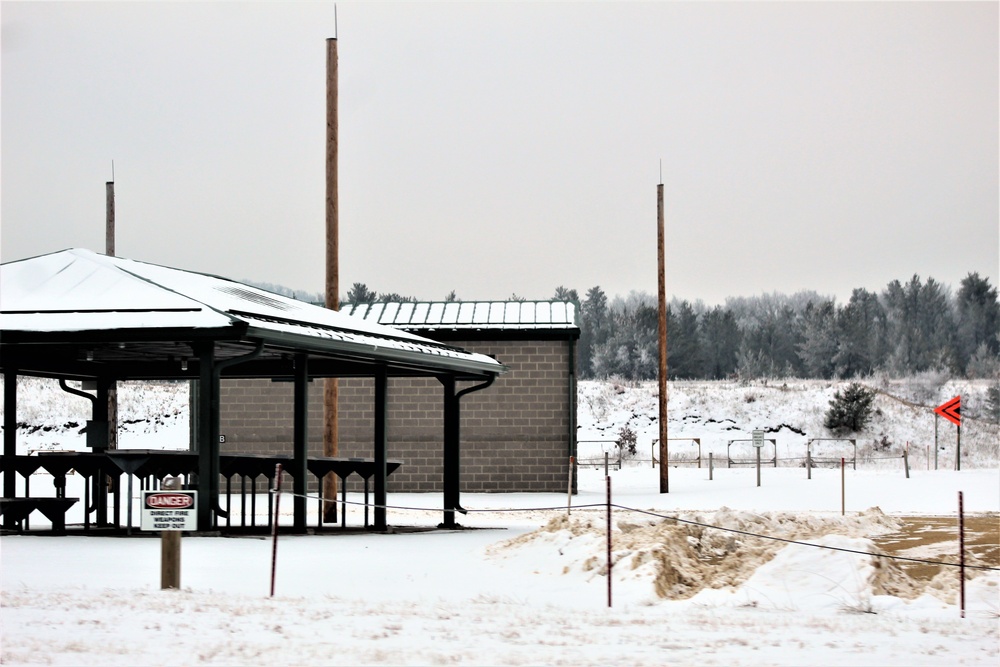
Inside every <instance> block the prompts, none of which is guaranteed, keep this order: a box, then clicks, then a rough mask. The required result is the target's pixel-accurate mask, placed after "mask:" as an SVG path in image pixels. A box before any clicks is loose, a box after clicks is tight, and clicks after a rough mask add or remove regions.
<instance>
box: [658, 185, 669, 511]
mask: <svg viewBox="0 0 1000 667" xmlns="http://www.w3.org/2000/svg"><path fill="white" fill-rule="evenodd" d="M664 254H665V251H664V233H663V183H660V184H659V185H657V186H656V256H657V270H656V277H657V292H658V294H659V301H660V316H659V320H660V326H659V329H660V341H659V342H660V371H659V376H660V493H669V492H670V466H669V465H667V453H668V451H667V450H668V448H667V281H666V272H665V271H664V263H665V262H664Z"/></svg>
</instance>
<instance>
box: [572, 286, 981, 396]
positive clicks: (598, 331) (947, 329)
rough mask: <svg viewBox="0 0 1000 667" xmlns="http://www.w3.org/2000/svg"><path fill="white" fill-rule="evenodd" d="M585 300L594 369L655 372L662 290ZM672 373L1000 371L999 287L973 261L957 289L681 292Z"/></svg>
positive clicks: (589, 365)
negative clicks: (705, 296)
mask: <svg viewBox="0 0 1000 667" xmlns="http://www.w3.org/2000/svg"><path fill="white" fill-rule="evenodd" d="M555 298H570V299H573V300H576V301H578V302H579V304H580V328H581V335H580V342H579V368H580V374H581V376H582V377H584V378H606V377H609V376H620V377H622V378H627V379H632V380H647V379H654V378H655V377H656V375H657V369H658V363H659V359H658V325H657V322H658V312H659V311H658V305H657V301H656V298H655V297H653V296H651V295H649V294H646V293H639V292H633V293H632V294H630V295H629V296H628V297H627V298H621V297H616V298H615V299H613V300H610V301H609V299H608V297H607V295H606V294H605V293H604V291H603V290H602V289H601V288H600V287H592V288H591V289H589V290H588V291H587V294H586V296H585V297H584V298H583V300H582V301H581V300H579V298H578V296H577V294H576V292H575V290H568V289H565V288H558V289H557V290H556V294H555ZM667 358H668V374H669V377H670V378H671V379H724V378H744V379H755V378H769V377H775V378H776V377H799V378H822V379H834V378H838V379H844V378H854V377H864V376H867V375H870V374H872V373H874V372H876V371H882V372H886V373H888V374H890V375H892V376H897V377H902V376H907V375H912V374H915V373H921V372H924V371H928V370H941V371H947V372H949V373H952V374H956V375H963V376H968V377H984V378H995V377H997V376H998V374H1000V301H998V298H997V289H996V288H995V287H993V286H991V285H990V283H989V280H988V279H986V278H982V277H980V276H979V274H978V273H970V274H968V276H966V277H965V278H964V279H963V280H962V282H961V286H960V288H959V290H958V292H957V294H952V292H951V290H950V289H949V288H947V287H945V286H944V285H943V284H941V283H939V282H937V281H935V280H934V279H933V278H928V279H927V280H926V281H924V280H921V278H920V277H919V276H917V275H914V276H913V277H912V278H911V279H910V280H909V281H907V282H905V283H904V282H900V281H899V280H894V281H892V282H890V283H889V284H888V285H887V286H886V288H885V289H884V290H883V291H882V292H881V293H874V292H871V291H869V290H866V289H860V288H859V289H855V290H853V292H852V293H851V297H850V299H849V300H848V302H847V303H846V304H838V303H837V302H836V300H835V299H832V298H829V297H822V296H820V295H818V294H817V293H816V292H800V293H797V294H794V295H792V296H786V295H783V294H778V293H775V294H771V295H761V296H754V297H736V298H729V299H727V300H726V301H725V305H722V306H715V307H711V308H710V307H708V306H706V305H705V304H703V303H701V302H695V303H691V302H689V301H686V300H684V301H678V300H677V299H674V300H672V301H671V302H670V303H669V304H668V306H667Z"/></svg>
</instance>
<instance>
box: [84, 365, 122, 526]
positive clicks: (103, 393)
mask: <svg viewBox="0 0 1000 667" xmlns="http://www.w3.org/2000/svg"><path fill="white" fill-rule="evenodd" d="M112 384H113V383H112V381H111V380H108V379H106V378H100V379H98V380H97V399H96V400H95V401H94V405H93V414H92V415H91V416H92V417H93V419H92V420H91V422H90V424H89V426H91V428H93V431H94V432H93V433H91V429H90V428H88V429H87V446H88V447H91V448H93V450H94V451H95V452H106V451H108V445H109V444H110V442H111V424H110V422H109V421H108V406H109V405H110V404H111V391H110V390H111V385H112ZM120 480H121V478H120V477H119V478H117V479H115V484H119V483H120ZM108 490H109V489H108V475H107V473H105V472H104V471H103V470H102V471H101V472H98V473H97V474H96V475H94V508H95V509H96V510H97V516H96V521H97V525H98V526H106V525H108ZM89 510H90V508H89V507H86V508H84V510H83V511H84V512H87V511H89Z"/></svg>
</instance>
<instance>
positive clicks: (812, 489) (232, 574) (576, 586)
mask: <svg viewBox="0 0 1000 667" xmlns="http://www.w3.org/2000/svg"><path fill="white" fill-rule="evenodd" d="M622 389H624V391H621V390H622ZM672 389H673V390H674V391H673V393H672V395H671V410H672V413H671V421H672V422H673V421H674V420H675V419H677V420H678V422H677V424H674V423H671V425H670V426H671V432H672V435H671V438H673V437H674V436H673V433H674V432H678V433H679V432H680V429H681V427H682V425H685V424H686V425H691V424H693V423H694V422H695V420H693V419H687V420H686V421H685V417H688V416H690V415H697V416H698V419H699V420H700V421H699V422H698V426H699V429H700V430H699V433H698V434H697V435H696V434H694V433H691V434H682V435H688V436H689V437H699V438H701V439H702V445H703V447H705V448H706V449H708V450H710V451H713V452H716V453H717V454H716V455H717V456H723V455H724V453H725V450H726V446H727V443H726V441H727V440H729V439H738V438H742V437H749V432H750V431H751V430H752V429H753V428H767V427H768V426H777V425H779V424H782V423H786V424H789V425H792V426H794V427H795V428H796V429H800V430H803V431H806V432H807V433H808V432H809V429H810V428H813V427H814V422H810V421H808V420H807V419H806V418H805V417H804V416H808V415H810V414H812V415H816V414H821V412H822V411H823V410H825V401H823V402H822V403H820V402H819V399H818V398H817V395H816V394H815V393H813V392H812V391H806V390H802V391H795V390H792V389H791V388H789V389H785V390H783V389H780V388H779V389H776V390H774V391H775V392H776V393H775V394H774V395H777V396H780V397H781V400H777V401H771V400H769V399H768V397H769V396H771V395H772V393H771V391H772V390H771V389H765V388H759V389H757V394H756V396H757V397H756V398H755V400H753V401H747V400H746V398H745V392H746V391H747V390H748V388H746V387H738V386H732V385H728V386H723V387H717V388H716V391H713V390H712V388H711V386H709V385H703V386H699V387H695V389H697V392H698V395H697V396H693V395H692V394H694V393H695V392H690V393H688V394H687V396H686V397H685V391H684V390H683V389H682V388H680V387H678V386H672ZM751 389H752V388H751ZM56 391H57V392H58V389H56ZM156 391H161V390H160V389H157V390H156ZM826 391H829V393H830V394H831V395H832V389H827V388H823V389H821V391H820V396H823V395H825V394H823V392H826ZM945 391H946V392H947V391H948V390H947V389H946V390H945ZM777 392H780V393H777ZM26 393H27V392H24V391H23V390H22V399H24V396H25V394H26ZM730 393H731V394H735V396H727V395H726V394H730ZM166 394H169V392H168V391H164V392H163V396H165V395H166ZM713 394H715V395H713ZM948 397H949V396H946V397H945V398H948ZM161 398H162V396H161ZM598 399H599V400H600V401H603V405H600V404H598V403H596V402H595V401H597V400H598ZM69 400H70V401H78V402H81V403H85V402H84V401H81V400H80V399H76V398H74V397H69ZM826 400H829V399H828V398H827V399H826ZM879 400H880V401H881V400H882V399H881V398H880V399H879ZM684 401H687V403H685V402H684ZM57 402H58V401H57ZM894 403H899V404H900V405H903V404H902V403H900V402H899V401H894ZM135 405H136V406H137V407H136V410H138V411H139V412H136V413H133V414H132V415H131V416H129V417H128V419H138V416H139V415H140V414H141V410H142V409H143V408H142V407H141V406H143V405H148V406H152V409H151V412H150V414H149V416H148V417H147V418H146V421H145V422H143V421H142V420H137V421H135V422H134V423H133V424H132V425H131V428H132V429H133V430H132V432H133V433H140V432H142V431H143V430H146V431H147V432H146V433H144V435H143V438H142V439H141V440H137V441H136V442H142V443H143V444H142V445H141V446H143V447H152V446H157V445H159V446H169V444H167V443H172V442H174V441H178V440H185V439H186V433H187V420H186V416H185V413H184V408H183V406H184V405H186V400H185V399H184V398H183V396H182V397H180V398H176V399H175V402H171V401H170V400H165V399H164V400H161V399H160V398H155V399H154V398H149V399H147V400H139V401H136V403H135ZM174 405H179V406H182V407H180V408H179V413H177V414H176V415H175V416H171V415H172V412H171V411H172V410H173V408H171V407H170V406H174ZM685 405H686V407H685V409H681V408H682V406H685ZM655 406H656V403H655V386H654V387H649V386H648V385H642V386H636V387H618V388H615V386H614V385H612V384H606V385H602V384H599V383H583V384H582V386H581V400H580V413H581V414H580V425H581V433H583V432H585V431H587V432H590V433H594V434H612V435H605V437H610V438H613V437H614V435H613V434H615V433H617V431H618V429H620V427H621V425H623V424H624V423H626V422H628V421H629V420H631V423H632V428H636V427H637V426H638V425H639V424H640V423H641V421H642V420H646V421H649V415H650V414H653V415H655V409H656V407H655ZM83 407H84V408H85V407H86V406H83ZM880 407H881V410H882V415H881V416H880V417H881V418H882V419H883V420H884V421H883V422H882V423H881V425H880V426H879V428H880V429H885V430H884V431H883V432H884V433H885V434H886V435H887V436H889V437H890V439H891V440H892V442H893V443H896V442H904V443H905V441H906V440H910V441H911V442H913V443H919V442H921V439H922V438H923V437H924V434H925V430H926V429H925V427H924V426H920V425H917V426H914V425H913V424H911V422H918V421H921V420H923V419H924V418H925V417H926V416H925V415H923V413H922V412H921V413H919V415H917V416H916V417H914V418H912V419H908V418H907V417H906V416H905V413H904V414H902V416H899V415H897V414H896V408H895V407H893V404H892V403H886V404H884V405H882V404H880ZM650 408H651V409H652V413H650ZM74 409H75V408H74ZM907 409H911V408H907ZM48 410H50V411H54V412H58V410H57V409H56V408H55V407H51V406H50V407H49V408H48ZM59 410H63V411H62V412H58V414H59V417H58V418H57V419H53V418H51V415H50V416H49V418H47V419H48V423H54V422H58V421H60V420H63V419H65V420H67V421H73V420H77V419H80V418H81V417H80V415H76V414H75V413H74V414H69V413H68V412H67V411H65V410H64V409H63V408H59ZM696 411H697V412H696ZM80 412H85V410H81V411H80ZM19 417H21V419H19V421H25V419H24V418H23V417H22V416H21V415H19ZM82 418H83V419H85V418H86V415H85V414H83V415H82ZM157 418H159V419H160V421H162V422H163V423H162V424H161V425H159V426H157V425H156V424H155V421H156V419H157ZM768 419H770V420H773V421H767V420H768ZM709 420H714V421H712V422H710V421H709ZM726 420H732V422H733V423H734V424H733V425H735V426H736V427H737V429H740V433H739V435H732V433H734V432H733V431H729V430H725V427H723V428H721V429H720V430H719V431H717V432H715V433H714V434H713V433H712V432H709V428H708V427H709V426H711V424H727V425H728V424H729V422H727V421H726ZM928 421H929V422H930V429H931V431H930V432H931V437H933V420H929V419H928ZM907 424H910V425H909V426H908V425H907ZM653 427H654V429H653V430H654V431H655V423H654V424H653ZM588 429H589V431H588ZM888 429H894V430H892V432H891V434H890V432H889V430H888ZM906 429H910V430H906ZM920 429H924V430H920ZM71 430H72V429H71ZM970 430H974V429H970ZM941 431H942V433H944V432H946V431H945V429H944V428H942V429H941ZM35 433H36V434H47V435H44V436H43V435H35V436H32V437H36V438H39V440H36V441H35V445H33V446H41V445H46V444H49V445H51V444H59V443H60V442H67V441H68V439H67V438H66V437H65V436H66V433H65V429H63V432H62V435H60V434H59V429H57V428H54V429H51V430H49V431H47V432H46V431H44V429H41V428H40V429H37V430H36V431H35ZM789 433H791V431H789V429H782V430H781V431H780V432H779V435H778V437H779V438H780V439H779V457H782V456H784V454H783V453H782V450H781V448H782V447H787V455H788V456H789V457H791V455H792V453H794V452H795V451H797V448H798V447H799V446H800V445H801V446H802V447H804V442H805V441H804V440H803V441H802V442H799V443H797V442H795V441H794V440H792V439H789V440H788V441H787V445H786V444H785V443H786V441H785V437H786V436H787V435H788V434H789ZM962 435H963V454H964V453H965V452H968V456H969V459H968V461H969V462H970V463H969V464H968V465H965V464H964V461H963V470H962V471H961V472H957V471H954V470H951V469H950V468H951V467H952V466H951V465H950V463H951V461H950V460H949V465H944V464H942V465H941V468H942V469H940V470H937V471H934V470H933V469H932V470H929V471H928V470H926V467H923V466H922V464H914V470H913V471H912V472H911V476H910V478H909V479H907V478H906V477H905V476H904V471H903V470H902V466H901V465H899V461H898V450H897V451H896V452H895V456H896V461H895V462H893V463H892V465H891V466H886V465H884V464H880V463H879V462H875V461H869V462H867V463H866V462H864V460H862V463H861V464H860V465H859V469H858V470H857V471H855V470H853V469H847V470H845V471H844V473H843V478H842V477H841V471H840V470H839V469H832V468H817V469H815V470H813V472H812V479H807V476H806V470H805V469H804V468H802V467H797V466H791V467H779V468H765V469H764V470H763V471H762V483H761V486H760V487H758V486H757V485H756V474H755V470H754V469H753V468H747V467H742V468H731V469H730V468H725V467H723V466H719V467H717V468H716V469H715V470H714V471H713V475H712V479H709V471H708V470H707V468H700V469H699V468H697V467H694V466H693V465H685V466H682V467H677V468H670V470H669V473H670V493H668V494H660V493H659V470H658V469H657V468H653V467H651V465H650V463H649V462H648V461H647V462H646V463H633V464H630V465H626V466H625V467H624V468H623V469H621V470H612V471H611V473H610V474H611V486H612V495H613V502H614V504H615V506H616V507H615V508H614V510H613V513H612V523H613V530H612V552H613V563H614V565H613V568H612V571H611V573H612V576H611V579H612V595H613V606H612V607H611V608H610V609H609V608H608V606H607V602H608V600H607V595H608V593H607V588H608V583H607V582H608V576H607V567H606V553H607V542H606V538H607V536H606V532H605V531H606V525H607V517H606V514H605V512H604V510H603V508H602V507H601V506H602V505H603V503H605V502H606V481H605V478H604V472H603V469H597V468H584V469H581V471H580V479H579V487H580V491H579V493H578V494H577V495H575V496H574V497H573V505H574V509H573V510H572V511H571V513H570V514H569V515H568V516H567V511H566V508H565V503H566V496H565V495H561V494H465V495H463V505H465V506H466V507H468V508H470V509H474V510H482V511H476V512H471V513H470V514H469V515H467V516H465V517H463V519H462V523H463V524H464V525H465V526H466V527H469V528H475V530H464V531H455V532H443V531H430V532H408V533H399V534H392V535H373V534H364V533H350V534H328V535H321V536H286V537H282V538H281V540H280V542H279V546H278V567H277V596H276V597H275V598H269V597H267V592H268V587H269V578H270V556H271V546H272V545H271V543H270V542H269V541H268V540H264V539H255V538H242V539H231V538H212V537H199V538H191V537H189V538H185V539H184V541H183V566H182V586H183V590H181V591H160V590H159V540H158V539H156V538H136V539H121V538H102V537H86V538H83V537H65V538H62V537H30V536H4V537H3V539H2V556H3V560H2V562H0V589H2V599H0V602H2V606H0V621H2V627H3V646H2V648H0V652H2V654H0V658H2V662H3V664H5V665H6V664H12V665H13V664H64V665H82V664H91V665H131V664H218V665H232V664H262V663H268V664H278V665H285V664H296V665H302V664H415V665H422V664H443V663H454V664H506V665H521V664H554V665H557V664H567V665H568V664H572V665H587V664H594V665H597V664H601V665H629V666H630V667H632V666H636V665H662V664H665V663H673V664H698V665H732V664H768V665H779V664H788V665H793V664H794V665H804V664H817V665H820V664H821V665H833V664H851V665H856V664H874V665H889V664H892V665H937V664H941V663H943V662H947V663H948V664H982V665H994V664H996V662H997V660H998V658H1000V650H998V639H1000V593H998V590H1000V576H998V572H996V571H983V570H972V571H969V573H968V578H969V580H968V582H967V583H968V590H967V600H966V607H967V617H966V618H964V619H962V618H960V617H959V611H958V604H959V600H958V574H957V570H956V568H952V567H947V566H937V573H936V574H934V575H933V576H932V577H930V578H929V579H926V580H924V579H920V578H917V577H915V576H913V575H911V574H910V573H909V571H908V570H907V569H906V567H904V566H905V563H904V562H901V561H892V560H889V559H885V558H878V557H875V556H871V555H864V554H866V553H880V547H879V544H880V540H881V539H882V538H884V536H885V535H887V534H891V533H894V532H895V531H897V530H899V529H900V527H901V526H902V525H903V524H904V523H905V518H904V515H908V514H926V515H935V516H940V517H945V518H947V517H955V515H956V511H957V506H956V504H957V492H958V491H963V492H964V496H965V502H966V511H967V512H969V513H977V514H979V515H980V516H982V515H983V514H984V513H993V516H994V518H993V521H995V520H996V518H995V514H996V513H997V512H1000V476H998V470H997V464H996V456H995V449H996V443H995V440H994V441H993V442H992V443H991V442H988V441H987V440H988V438H987V437H985V436H983V437H982V442H983V443H984V444H981V443H979V442H977V441H975V440H973V438H974V437H975V436H969V438H970V443H969V445H968V448H966V437H967V436H966V429H963V434H962ZM651 436H652V433H650V432H648V431H643V432H642V433H641V434H640V443H641V442H642V438H643V437H651ZM795 436H796V437H802V436H799V434H795ZM43 437H46V438H48V441H44V440H42V439H41V438H43ZM72 437H73V438H80V439H82V436H78V435H77V434H75V433H73V435H72ZM806 437H813V436H811V435H807V436H806ZM866 437H871V438H872V439H874V438H876V437H880V433H879V432H873V434H872V435H870V436H866ZM581 439H586V438H584V436H583V435H582V434H581ZM593 439H601V438H598V437H595V438H593ZM123 440H125V438H123ZM942 440H943V437H942ZM930 442H933V440H931V441H930ZM161 443H162V444H161ZM649 443H650V444H651V439H650V441H649ZM125 444H126V446H128V444H127V443H125ZM133 446H140V445H133ZM647 446H648V445H647ZM859 446H861V443H859ZM913 446H914V445H911V447H913ZM68 448H75V447H68ZM81 448H82V447H81ZM650 449H651V448H650ZM947 455H948V451H947V450H945V451H944V452H943V454H942V462H943V461H945V460H946V458H947ZM932 467H933V466H932ZM945 468H949V469H945ZM842 480H843V484H844V486H843V489H844V491H845V495H844V497H843V500H844V504H845V509H846V512H845V514H844V516H841V513H840V507H841V501H842V496H841V489H842V486H841V484H842ZM43 485H44V480H42V479H39V480H37V481H33V482H32V489H33V490H34V489H36V488H41V487H42V486H43ZM349 499H350V500H358V498H357V497H354V496H349ZM389 503H390V504H391V505H395V506H405V507H425V508H428V511H424V512H413V511H407V510H402V509H390V510H389V523H390V524H391V525H394V526H421V527H430V526H433V525H435V524H436V523H437V522H438V521H439V520H440V516H441V515H440V510H438V509H436V508H440V506H441V498H440V495H439V494H390V498H389ZM288 505H290V503H287V504H286V503H283V505H282V508H283V514H284V513H285V512H286V511H290V509H291V508H290V507H288ZM310 505H312V503H310ZM510 508H517V509H520V510H522V511H519V512H513V513H511V512H498V511H496V510H499V509H510ZM538 508H561V509H538ZM624 508H632V509H631V510H630V509H624ZM311 509H314V508H311ZM632 510H639V511H632ZM360 512H361V510H360V508H356V507H355V508H352V509H350V510H349V512H348V517H349V522H353V523H354V524H355V525H356V524H357V522H358V521H359V519H360ZM661 517H676V518H677V519H679V521H676V520H671V519H664V518H661ZM284 520H285V521H290V516H288V515H286V516H285V517H284ZM706 526H719V527H722V528H728V529H731V530H735V531H740V532H730V531H725V530H717V529H714V528H709V527H706ZM758 535H766V536H771V537H777V538H782V539H787V540H796V541H801V542H805V543H808V544H814V545H818V546H803V545H800V544H790V543H787V542H777V541H774V540H767V539H763V538H761V537H756V536H758ZM988 539H993V538H988ZM957 546H958V545H957V538H955V537H953V536H952V537H948V538H947V539H945V540H944V541H939V542H935V543H933V544H925V545H922V546H919V547H914V548H911V549H909V550H907V551H903V552H898V553H897V555H906V556H908V557H913V558H918V559H928V560H933V561H943V562H956V560H957ZM822 547H834V548H836V550H835V549H827V548H822ZM853 552H862V553H853ZM977 553H978V554H980V555H972V556H970V558H971V560H972V564H974V565H980V566H981V565H984V564H985V565H987V566H994V567H995V566H996V565H998V563H996V562H994V561H995V559H996V555H995V554H994V555H993V556H990V555H989V552H988V551H985V552H982V551H981V552H977ZM991 559H992V560H991Z"/></svg>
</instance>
